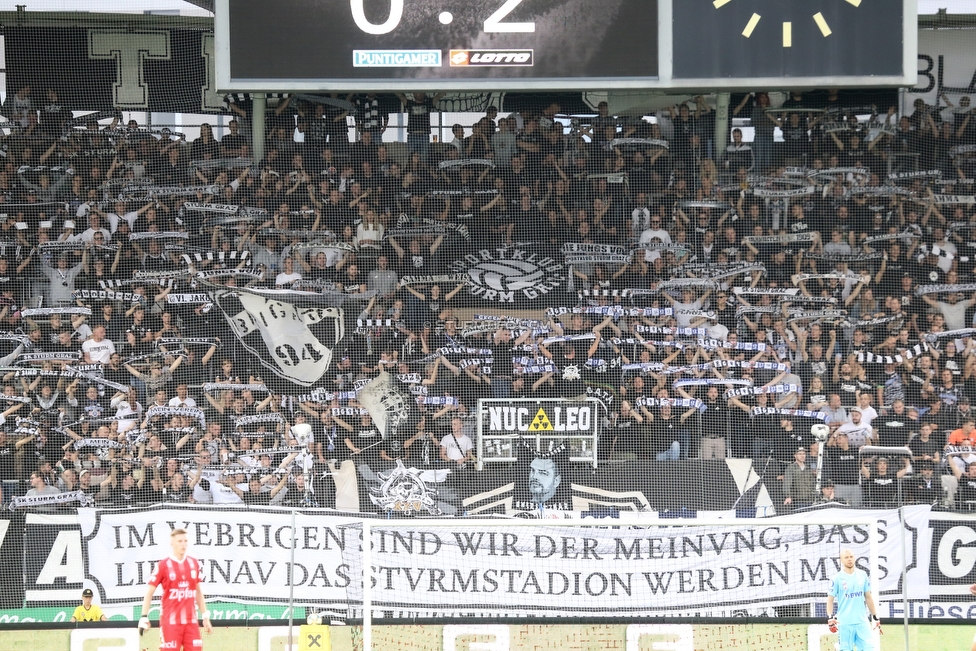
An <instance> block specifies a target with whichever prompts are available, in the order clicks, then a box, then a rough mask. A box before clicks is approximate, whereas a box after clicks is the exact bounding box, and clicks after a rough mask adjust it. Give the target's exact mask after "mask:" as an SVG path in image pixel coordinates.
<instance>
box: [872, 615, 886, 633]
mask: <svg viewBox="0 0 976 651" xmlns="http://www.w3.org/2000/svg"><path fill="white" fill-rule="evenodd" d="M871 627H872V628H875V629H877V631H878V634H879V635H884V631H883V630H882V629H881V620H880V619H878V616H877V615H871Z"/></svg>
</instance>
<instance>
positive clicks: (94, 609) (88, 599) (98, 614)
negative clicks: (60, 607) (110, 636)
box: [71, 588, 108, 622]
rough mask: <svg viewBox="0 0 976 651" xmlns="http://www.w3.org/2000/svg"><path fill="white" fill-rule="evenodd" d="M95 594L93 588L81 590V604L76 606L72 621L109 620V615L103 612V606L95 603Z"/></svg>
mask: <svg viewBox="0 0 976 651" xmlns="http://www.w3.org/2000/svg"><path fill="white" fill-rule="evenodd" d="M94 597H95V594H94V593H93V592H92V591H91V588H85V589H84V590H82V591H81V605H80V606H78V607H77V608H75V612H74V613H72V614H71V621H73V622H107V621H108V617H106V616H105V613H103V612H102V609H101V607H99V606H98V604H93V603H92V599H94Z"/></svg>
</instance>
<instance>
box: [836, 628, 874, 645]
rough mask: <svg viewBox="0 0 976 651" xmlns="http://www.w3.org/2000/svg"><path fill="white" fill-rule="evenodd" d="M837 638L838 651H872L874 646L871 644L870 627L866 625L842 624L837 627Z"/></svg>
mask: <svg viewBox="0 0 976 651" xmlns="http://www.w3.org/2000/svg"><path fill="white" fill-rule="evenodd" d="M837 628H838V631H837V634H838V637H839V640H838V641H839V642H840V646H839V649H840V651H854V650H855V649H857V651H873V650H874V645H873V644H872V642H871V627H870V626H869V625H868V624H867V623H863V624H842V625H841V626H838V627H837Z"/></svg>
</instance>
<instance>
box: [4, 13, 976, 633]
mask: <svg viewBox="0 0 976 651" xmlns="http://www.w3.org/2000/svg"><path fill="white" fill-rule="evenodd" d="M3 38H4V47H5V55H6V59H5V60H6V71H5V74H6V93H5V96H4V101H3V107H2V109H0V113H2V115H3V117H4V122H2V123H0V130H2V134H3V135H2V138H0V155H2V156H3V157H4V161H5V163H4V166H3V170H2V172H0V201H2V203H0V211H2V212H0V220H3V223H2V224H0V293H2V298H0V321H2V323H0V370H2V372H3V383H4V387H3V395H2V396H0V400H2V401H3V406H4V409H5V411H4V412H3V418H4V419H5V432H6V433H5V434H4V435H3V436H4V438H2V440H0V446H2V449H0V479H2V480H3V498H4V500H5V501H7V502H11V501H13V505H14V507H15V508H18V510H17V515H16V516H15V518H14V519H13V520H9V521H8V520H4V521H3V522H8V523H9V525H8V527H9V531H10V535H8V536H7V538H5V539H4V542H3V548H2V551H0V554H2V555H3V556H4V558H5V559H6V560H5V561H4V562H5V564H6V563H7V561H9V562H10V566H11V567H15V566H16V567H24V568H25V573H24V577H26V583H25V581H24V578H23V577H21V578H18V577H15V576H13V574H11V575H10V576H9V577H7V578H6V579H5V580H7V581H9V582H10V584H11V586H12V588H11V590H10V591H8V592H6V593H4V596H3V598H4V599H6V600H7V602H8V606H9V607H11V608H18V607H21V606H23V605H24V604H25V603H26V604H29V605H31V606H37V607H44V606H46V605H49V604H58V605H64V604H65V603H67V602H69V601H71V600H72V599H74V597H73V596H71V595H74V594H76V593H77V591H78V589H80V588H81V587H82V586H83V585H89V582H90V581H91V578H90V576H91V573H90V569H91V568H90V567H89V566H85V567H86V568H87V569H86V573H85V574H83V575H82V574H80V573H79V572H78V569H77V567H75V566H74V565H73V562H74V560H75V559H76V558H77V556H72V554H76V553H77V554H81V553H82V552H81V551H80V550H81V549H82V548H81V547H79V546H78V543H77V540H78V536H80V535H81V532H85V535H87V534H88V533H89V532H90V531H89V530H88V529H85V528H84V524H83V523H79V522H78V520H77V517H76V516H75V515H73V511H72V510H71V509H73V508H74V507H76V506H77V505H78V503H79V502H81V503H84V504H88V505H95V506H96V507H98V509H99V510H103V509H104V510H105V511H111V509H116V508H130V507H132V506H135V505H139V506H146V505H150V506H152V505H156V506H158V505H161V504H165V505H168V506H170V507H173V506H174V505H175V507H176V508H179V505H185V504H188V503H196V504H203V505H213V507H214V508H217V509H218V512H219V509H222V508H224V507H225V506H227V507H228V508H229V507H230V506H233V507H235V508H239V507H240V506H241V505H245V506H248V507H254V508H257V507H265V506H272V507H282V508H306V509H313V508H330V509H331V508H334V509H338V510H340V511H344V512H372V513H375V512H380V513H386V514H420V515H437V516H442V515H455V516H462V515H465V514H468V515H472V514H479V515H487V514H504V515H516V514H524V513H531V514H533V515H536V516H540V515H541V516H543V517H547V516H551V515H553V514H557V515H561V514H563V513H566V512H589V513H591V514H600V515H614V514H617V513H619V512H620V511H657V512H659V513H661V514H662V517H675V516H689V515H693V514H695V513H699V512H713V511H714V512H722V513H725V514H727V515H729V516H732V515H745V516H747V517H752V516H756V515H759V516H763V515H774V514H782V513H785V512H792V511H798V512H800V513H803V512H805V511H806V510H808V509H809V508H811V507H812V508H820V507H821V506H822V505H825V504H826V505H828V506H831V505H832V506H838V505H850V506H853V507H858V508H861V507H864V508H872V509H879V510H881V511H877V512H882V513H884V514H886V515H885V519H886V520H887V521H891V522H894V521H895V520H897V517H895V516H894V515H893V514H894V513H895V512H894V511H891V510H889V509H892V508H894V507H898V506H900V505H903V504H914V505H918V506H917V507H915V508H917V509H921V510H924V511H925V513H926V515H925V517H926V518H929V519H928V520H926V522H927V523H928V524H926V523H923V522H922V521H921V520H919V521H918V524H919V526H920V530H924V531H926V532H935V533H933V534H932V536H934V538H933V539H932V540H931V545H930V546H928V547H926V541H928V540H929V539H928V538H925V540H924V541H923V542H922V543H918V544H913V546H910V551H909V553H911V554H914V558H915V560H916V562H917V567H919V568H926V569H927V568H930V567H931V568H933V569H932V574H931V578H929V579H925V581H927V582H929V581H930V582H931V586H932V590H931V591H930V592H929V593H928V594H929V595H934V596H935V597H937V598H938V599H942V600H945V601H946V602H954V601H955V600H959V599H960V596H961V595H962V594H964V587H962V585H963V584H964V583H967V582H972V580H974V579H976V568H974V566H973V564H972V563H971V562H969V561H966V560H965V559H964V558H962V557H960V556H956V555H954V551H953V550H954V549H955V547H954V545H957V544H966V545H968V544H971V540H970V539H969V538H967V537H966V534H965V533H964V531H962V530H964V529H965V528H966V527H968V526H970V525H969V524H968V523H969V517H970V516H969V512H970V511H971V510H972V507H973V504H974V503H976V474H974V473H976V470H973V468H976V464H973V463H971V462H972V461H973V456H972V443H973V441H974V440H976V435H974V434H973V427H972V422H971V419H972V417H973V416H972V411H971V408H970V406H969V400H970V399H971V398H972V397H974V390H976V384H974V383H976V379H974V375H973V369H974V368H976V366H974V362H973V360H974V359H976V358H974V357H973V354H972V353H973V340H972V337H971V335H972V329H971V328H970V327H969V326H972V325H974V323H976V322H974V320H973V311H972V307H973V304H972V301H971V300H970V299H969V297H971V295H972V293H973V289H974V287H976V284H974V283H973V280H974V278H973V271H974V266H973V261H974V259H976V258H974V257H973V256H972V246H973V245H972V240H973V238H972V232H973V228H974V223H976V222H974V213H973V206H974V204H976V200H974V199H973V196H972V195H973V194H974V193H973V190H972V178H973V175H974V169H973V166H974V160H976V159H974V157H973V153H974V148H976V121H974V119H973V116H972V112H971V111H970V108H969V102H968V98H964V97H962V96H960V95H958V94H948V95H947V97H948V98H949V99H948V102H949V103H948V104H947V102H946V100H945V99H942V100H938V101H939V103H938V104H937V105H935V106H928V105H925V103H924V102H923V103H922V105H919V106H917V107H914V109H909V110H905V111H901V110H899V108H898V107H897V106H892V108H891V110H890V111H888V110H887V109H888V104H889V103H894V101H895V100H894V98H893V93H887V92H875V91H870V92H867V91H865V92H860V91H844V92H841V93H840V94H834V93H828V92H822V93H821V92H817V93H808V94H806V95H796V94H794V95H792V96H788V97H782V98H779V99H777V101H776V105H777V107H776V108H774V109H771V110H768V109H769V107H768V105H767V104H766V99H767V98H765V97H764V96H763V95H761V94H760V95H759V96H758V97H755V98H752V97H750V96H742V95H734V96H733V97H732V104H731V106H730V111H731V112H732V113H733V114H734V122H735V125H734V126H736V127H737V128H736V129H734V130H732V132H731V134H730V135H729V136H728V138H726V137H725V135H723V136H722V137H720V138H718V139H716V137H715V111H714V108H713V106H712V104H711V103H710V99H709V98H705V97H699V98H696V99H694V100H691V101H689V102H686V103H685V104H683V105H681V106H679V107H677V108H676V109H674V110H673V111H669V110H664V111H655V112H654V114H653V115H648V116H646V118H645V119H633V118H626V119H624V118H617V117H614V115H613V112H612V111H610V110H609V109H608V108H607V107H598V108H597V113H596V114H595V115H593V114H581V115H579V116H577V117H575V118H572V119H570V118H569V117H567V116H566V113H568V112H571V109H570V103H571V102H572V105H573V108H572V112H574V113H575V112H577V110H578V111H585V110H587V109H586V108H585V106H584V105H583V103H582V101H580V100H579V98H578V97H577V98H576V99H575V100H573V99H571V98H566V100H565V104H566V106H563V105H562V104H560V101H562V100H561V99H559V100H556V101H554V100H553V96H549V95H546V96H527V95H525V94H521V95H520V97H519V98H518V103H517V104H516V103H515V100H514V99H513V98H510V97H506V96H505V95H504V94H503V93H501V92H500V91H499V92H492V93H489V92H485V93H460V94H458V93H454V94H447V95H444V94H433V95H424V94H420V93H414V94H410V95H396V94H392V93H378V94H363V95H351V96H347V95H338V94H334V93H327V92H322V93H315V94H279V95H269V96H268V97H267V110H266V112H265V123H264V127H265V128H264V133H265V137H264V142H263V143H261V145H262V146H261V147H255V143H254V142H253V141H252V128H253V122H254V116H255V110H256V102H255V99H256V98H255V97H252V96H250V95H247V94H233V93H232V94H223V93H219V92H218V91H217V88H216V85H215V79H214V74H213V57H214V49H213V30H212V22H211V20H210V18H209V17H207V16H206V15H202V16H166V17H163V16H124V17H122V16H104V17H100V18H98V19H97V20H94V21H92V20H87V19H86V20H81V19H80V18H79V17H78V16H74V15H69V14H51V15H44V16H37V15H32V14H30V12H28V13H26V14H25V15H24V16H23V20H21V21H20V22H19V23H16V24H8V25H6V26H5V27H4V33H3ZM510 100H511V101H510ZM780 100H785V101H780ZM903 112H904V113H905V114H904V115H902V113H903ZM726 140H729V142H725V141H726ZM257 150H263V152H264V154H263V157H261V158H260V159H258V158H257V154H256V151H257ZM481 401H485V402H481ZM493 409H494V410H495V411H492V410H493ZM821 426H824V427H825V428H824V427H821ZM946 443H948V444H949V446H950V447H948V448H945V447H944V446H945V444H946ZM869 444H870V445H873V446H875V447H864V446H865V445H869ZM906 446H907V447H906ZM930 507H934V508H935V509H936V510H928V509H930ZM942 509H945V510H947V511H953V513H940V510H942ZM24 512H27V513H29V514H30V517H31V518H34V519H28V520H27V521H24V519H23V518H22V517H21V514H23V513H24ZM61 517H66V518H68V520H65V521H64V522H62V521H61V520H58V518H61ZM174 517H175V516H174ZM180 517H183V516H180ZM263 517H264V516H262V518H263ZM920 517H921V516H920ZM18 518H19V519H18ZM71 518H75V520H71ZM262 518H257V520H256V522H260V525H261V527H263V526H265V524H267V526H268V527H270V526H272V525H271V524H270V523H267V522H265V520H263V519H262ZM119 526H122V525H121V524H120V525H119ZM214 526H216V521H215V523H214ZM235 526H236V525H235ZM275 526H285V525H284V524H282V525H277V524H276V525H275ZM289 526H290V525H289ZM52 527H53V528H52ZM42 529H43V535H40V534H39V533H38V532H41V530H42ZM120 531H126V530H124V529H123V530H120ZM261 531H262V530H261V529H260V528H259V533H260V532H261ZM120 535H121V534H120ZM128 535H129V534H128V533H126V536H128ZM132 535H134V536H135V539H133V544H134V545H135V546H136V547H141V546H142V544H141V543H138V542H137V540H136V539H141V537H143V536H145V533H144V531H140V532H138V535H136V534H132ZM253 535H254V536H258V534H257V533H255V534H253ZM262 535H263V534H262ZM925 535H928V534H925ZM25 536H26V537H25ZM272 537H273V536H272ZM238 539H239V536H238ZM25 540H26V541H28V542H26V543H25ZM127 540H128V538H127ZM255 540H257V538H255ZM121 544H122V543H120V545H121ZM269 544H270V543H269ZM25 546H26V548H29V549H26V548H25ZM35 547H36V549H37V551H38V556H37V557H36V559H37V560H35V559H30V560H26V561H25V558H27V557H28V556H29V554H28V552H29V551H30V550H31V549H35ZM109 547H111V545H109ZM109 547H107V548H106V549H108V548H109ZM152 549H153V553H154V554H155V553H156V551H159V550H157V549H156V548H155V547H153V548H152ZM931 550H935V551H933V552H932V553H931V554H928V551H931ZM25 554H26V555H27V556H25ZM58 554H60V555H58ZM967 558H968V557H967ZM90 560H91V559H88V561H86V562H89V561H90ZM140 562H145V563H149V562H150V559H149V557H147V558H144V559H141V560H140ZM139 567H142V569H141V570H140V569H139ZM45 568H47V570H45ZM147 568H148V565H147V566H133V568H132V573H130V574H126V575H124V577H123V578H118V579H117V581H116V583H115V584H112V583H111V582H110V581H108V579H106V581H107V582H106V583H105V585H106V586H107V585H110V584H111V585H114V587H112V588H108V587H105V588H104V589H103V590H102V592H101V593H100V595H101V598H102V599H105V600H106V603H108V602H109V600H111V599H117V598H121V597H119V595H120V594H121V593H120V592H119V590H120V589H121V587H122V584H124V583H125V582H126V581H128V580H130V579H131V580H132V581H133V583H132V585H138V584H139V583H140V582H142V581H144V579H145V576H146V574H145V573H146V572H147V571H148V570H147ZM102 570H105V571H108V570H107V569H106V568H102V569H101V570H99V571H102ZM218 570H219V571H218ZM264 570H267V568H266V567H265V568H264ZM62 571H63V572H64V573H60V572H62ZM127 571H128V570H127ZM140 571H141V572H143V573H142V574H140V573H139V572H140ZM213 571H214V572H217V574H214V575H213V576H214V579H215V580H216V581H218V582H219V581H220V580H221V577H222V576H224V574H225V573H227V572H240V571H241V570H240V566H239V565H238V566H236V567H234V568H231V569H227V566H226V565H225V564H224V565H218V566H216V567H215V568H214V569H213ZM248 571H249V572H251V574H250V576H251V579H254V580H255V581H257V582H260V578H259V577H260V572H258V574H257V575H255V574H254V573H253V572H254V571H257V570H256V568H252V567H250V566H249V567H248ZM262 571H263V570H262ZM404 577H405V575H404ZM404 577H401V578H404ZM235 578H237V579H239V581H246V580H247V578H246V577H245V576H240V577H238V576H237V575H236V574H235V575H234V576H233V577H231V579H229V582H230V583H233V580H234V579H235ZM328 578H329V581H330V582H334V581H333V580H334V579H335V577H328ZM411 580H412V579H411ZM429 580H430V578H429V577H428V578H425V579H424V581H425V582H429ZM445 580H446V579H445ZM452 580H453V579H452ZM458 580H461V579H458ZM698 580H699V579H697V578H696V579H695V581H698ZM119 581H121V584H120V583H119ZM926 585H928V583H926ZM126 594H128V593H126ZM224 596H226V597H229V596H231V595H229V594H228V595H224ZM281 598H283V597H281V594H278V595H277V596H275V597H274V599H275V600H278V601H280V599H281ZM926 598H928V597H926ZM120 607H121V606H120ZM414 607H415V605H411V606H409V607H403V609H404V610H410V609H413V608H414ZM723 607H724V606H723ZM398 608H399V606H398ZM485 608H486V609H490V608H489V607H488V606H487V605H486V606H485ZM674 608H675V610H673V611H669V612H678V611H679V610H680V609H681V608H683V606H681V605H680V604H677V603H676V604H675V606H674ZM723 612H724V611H723ZM892 612H894V611H892ZM279 614H280V613H279ZM337 614H339V613H337Z"/></svg>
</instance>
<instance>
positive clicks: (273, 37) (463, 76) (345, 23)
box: [215, 0, 658, 90]
mask: <svg viewBox="0 0 976 651" xmlns="http://www.w3.org/2000/svg"><path fill="white" fill-rule="evenodd" d="M215 12H216V16H217V46H218V50H225V48H226V50H225V51H224V54H226V55H228V59H229V61H228V63H229V70H228V71H227V72H228V73H229V78H227V79H226V81H227V82H230V84H231V85H230V86H227V89H231V88H234V89H241V88H242V85H244V86H252V87H262V88H265V89H267V90H271V88H267V82H274V83H276V84H281V83H283V84H285V85H287V86H288V87H289V88H290V89H297V90H302V89H306V88H308V86H307V85H305V86H302V85H298V86H296V84H309V83H311V84H315V85H318V86H319V87H321V88H328V89H330V90H346V89H349V90H358V89H366V88H372V89H377V90H397V89H402V90H410V89H422V88H434V87H436V88H437V89H483V88H485V87H486V85H489V86H497V85H499V84H504V85H505V86H506V87H509V88H519V87H523V88H534V89H544V88H582V87H585V86H587V85H588V84H590V85H591V87H594V88H596V87H603V86H605V83H604V80H606V79H615V78H620V79H630V80H633V81H634V82H642V81H643V82H650V81H653V80H655V79H656V78H657V76H658V3H657V0H598V1H594V0H221V1H219V2H218V3H217V5H216V9H215ZM225 21H226V24H224V23H225ZM225 30H226V32H225ZM222 32H225V33H224V34H222ZM222 36H226V37H227V39H226V40H225V39H224V38H222ZM432 82H437V83H432Z"/></svg>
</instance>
